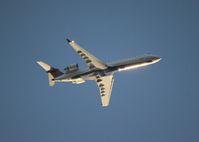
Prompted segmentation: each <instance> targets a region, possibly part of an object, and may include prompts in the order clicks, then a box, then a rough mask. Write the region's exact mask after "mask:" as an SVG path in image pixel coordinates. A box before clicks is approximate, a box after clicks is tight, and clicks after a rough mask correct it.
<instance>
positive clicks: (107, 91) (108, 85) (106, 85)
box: [96, 75, 114, 107]
mask: <svg viewBox="0 0 199 142" xmlns="http://www.w3.org/2000/svg"><path fill="white" fill-rule="evenodd" d="M96 82H97V86H98V87H99V90H100V96H101V102H102V106H103V107H106V106H108V105H109V101H110V98H111V92H112V86H113V82H114V79H113V75H109V76H104V77H100V76H96Z"/></svg>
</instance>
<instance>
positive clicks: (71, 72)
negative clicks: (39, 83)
mask: <svg viewBox="0 0 199 142" xmlns="http://www.w3.org/2000/svg"><path fill="white" fill-rule="evenodd" d="M66 40H67V42H68V43H69V45H70V46H71V47H72V48H73V49H74V50H75V51H76V52H77V54H79V55H80V56H81V57H82V58H83V60H84V61H85V62H86V64H87V65H88V68H87V69H85V70H80V69H79V67H78V64H73V65H69V66H67V67H66V68H65V69H64V71H60V70H59V69H57V68H54V67H52V66H50V65H48V64H46V63H44V62H43V61H37V63H38V64H39V65H40V66H41V67H42V68H43V69H44V70H45V71H46V72H47V73H48V82H49V86H53V85H55V83H56V82H70V83H74V84H80V83H84V82H85V81H87V80H94V81H95V82H96V83H97V86H98V88H99V91H100V97H101V104H102V106H103V107H107V106H108V105H109V101H110V98H111V92H112V86H113V82H114V78H113V75H114V73H115V72H118V71H119V72H120V71H124V70H129V69H135V68H139V67H143V66H147V65H151V64H154V63H157V62H158V61H160V60H161V58H160V57H157V56H153V55H144V56H141V57H136V58H132V59H127V60H122V61H119V62H113V63H107V64H106V63H104V62H102V61H101V60H99V59H98V58H96V57H95V56H94V55H92V54H91V53H89V52H88V51H86V50H85V49H83V48H82V47H80V45H78V44H77V43H76V42H75V41H71V40H69V39H66Z"/></svg>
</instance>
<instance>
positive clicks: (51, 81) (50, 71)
mask: <svg viewBox="0 0 199 142" xmlns="http://www.w3.org/2000/svg"><path fill="white" fill-rule="evenodd" d="M37 64H38V65H40V66H41V67H42V68H43V69H44V70H45V71H46V72H47V73H48V83H49V86H54V85H55V81H54V78H55V77H58V76H60V75H62V74H63V73H62V72H61V71H60V70H58V69H56V68H53V67H51V66H50V65H48V64H46V63H44V62H42V61H37Z"/></svg>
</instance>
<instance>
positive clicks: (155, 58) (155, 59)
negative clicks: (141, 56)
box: [154, 56, 162, 62]
mask: <svg viewBox="0 0 199 142" xmlns="http://www.w3.org/2000/svg"><path fill="white" fill-rule="evenodd" d="M161 59H162V58H160V57H157V56H156V57H154V62H159V61H160V60H161Z"/></svg>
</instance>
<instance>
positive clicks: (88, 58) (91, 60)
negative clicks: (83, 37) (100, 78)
mask: <svg viewBox="0 0 199 142" xmlns="http://www.w3.org/2000/svg"><path fill="white" fill-rule="evenodd" d="M66 40H67V41H68V43H69V44H70V46H71V47H72V48H73V49H74V50H75V51H76V52H77V53H78V54H79V55H80V56H81V57H82V58H83V59H84V61H85V62H86V63H87V65H88V66H89V68H98V69H106V68H107V65H106V64H104V63H103V62H102V61H100V60H99V59H97V58H96V57H95V56H94V55H92V54H91V53H89V52H88V51H86V50H85V49H83V48H82V47H80V46H79V45H78V44H77V43H75V41H70V40H69V39H66Z"/></svg>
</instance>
